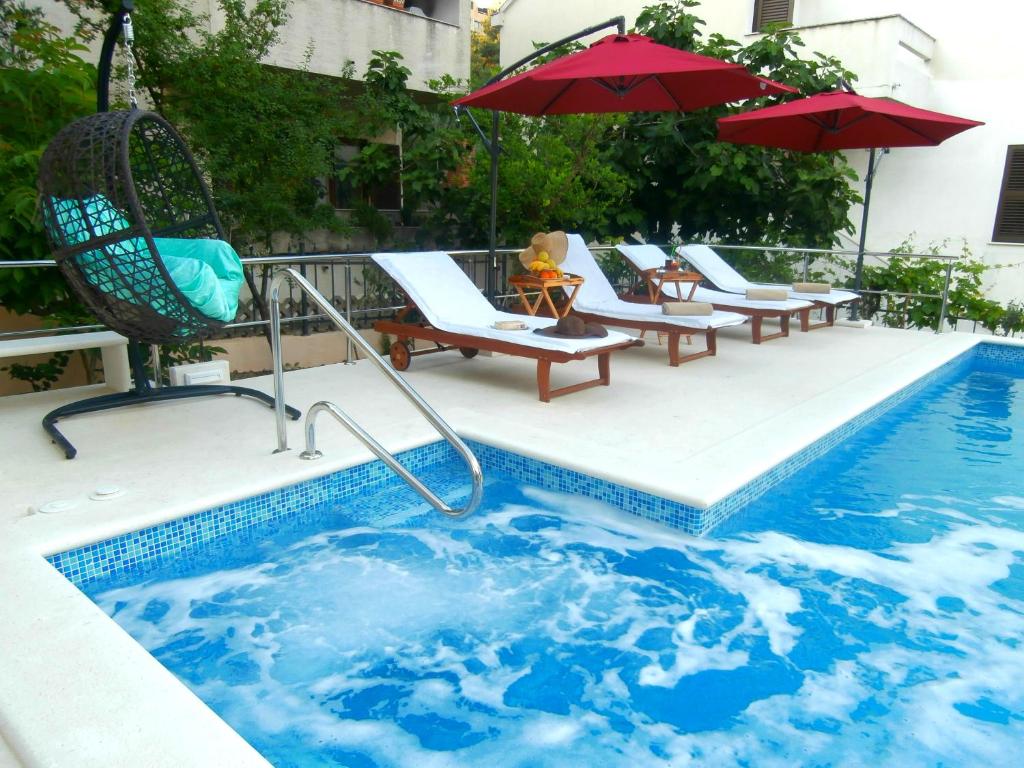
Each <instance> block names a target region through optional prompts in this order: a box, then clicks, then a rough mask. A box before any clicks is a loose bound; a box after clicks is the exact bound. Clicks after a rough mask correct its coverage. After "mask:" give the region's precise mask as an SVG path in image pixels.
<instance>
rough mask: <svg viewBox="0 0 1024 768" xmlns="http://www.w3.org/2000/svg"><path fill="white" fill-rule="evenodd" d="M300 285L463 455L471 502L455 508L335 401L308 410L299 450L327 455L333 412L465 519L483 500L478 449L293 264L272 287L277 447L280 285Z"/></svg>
mask: <svg viewBox="0 0 1024 768" xmlns="http://www.w3.org/2000/svg"><path fill="white" fill-rule="evenodd" d="M286 281H287V282H288V283H291V284H294V285H297V286H298V287H299V289H300V290H301V291H302V292H303V293H304V294H305V296H306V297H307V298H308V299H309V300H311V301H312V302H313V303H314V304H316V305H317V306H318V307H320V309H321V310H322V311H323V313H324V314H325V315H326V316H327V318H328V319H329V320H330V321H331V322H332V323H333V324H334V325H335V326H336V327H337V328H338V330H340V331H341V332H342V333H344V334H345V336H346V338H347V339H348V340H349V343H350V344H353V345H355V346H356V347H358V349H359V351H360V352H362V353H363V354H364V355H365V356H366V358H367V359H368V360H370V361H371V362H372V363H373V364H374V365H376V366H377V368H378V369H379V370H380V371H381V372H382V373H383V374H384V375H385V377H386V378H387V379H388V380H389V381H390V382H391V383H392V384H394V385H395V387H397V388H398V391H399V392H401V393H402V394H403V395H405V397H406V399H407V400H408V401H409V402H410V403H412V405H413V407H414V408H415V409H416V410H417V411H419V413H420V414H421V415H422V416H423V417H424V418H425V419H426V420H427V421H428V422H429V423H430V425H431V426H432V427H434V429H436V430H437V431H438V432H439V433H440V435H441V436H442V437H443V438H444V439H445V440H447V441H448V443H449V444H450V445H451V446H452V447H453V448H455V450H456V451H458V453H459V454H460V455H461V456H462V458H463V460H464V461H465V462H466V466H467V467H468V468H469V472H470V475H471V476H472V481H473V490H472V492H471V494H470V497H469V501H468V502H467V503H466V505H465V506H463V507H462V508H460V509H453V508H452V507H450V506H448V505H447V504H446V503H445V502H444V501H442V500H441V499H440V498H438V497H437V495H435V494H434V493H433V491H431V490H430V489H429V488H427V487H426V486H425V485H424V484H423V483H421V482H420V480H419V479H418V478H417V477H416V476H415V475H413V474H412V473H411V472H410V471H409V470H408V469H406V468H405V466H403V465H402V463H401V462H400V461H398V459H396V458H395V456H394V455H393V454H392V453H390V452H389V451H388V450H387V449H386V448H385V447H384V446H382V445H381V444H380V443H379V442H377V441H376V440H375V439H374V438H373V436H372V435H370V434H369V433H368V432H367V431H366V430H364V429H363V428H362V427H360V426H359V424H357V423H356V422H355V421H354V420H353V419H352V418H351V417H350V416H349V415H348V414H346V413H345V412H344V411H342V410H341V409H340V408H339V407H338V406H337V405H335V404H334V403H330V402H327V401H325V400H321V401H319V402H317V403H315V404H314V405H313V406H312V407H311V408H310V409H309V411H308V412H307V413H306V449H305V450H304V451H303V452H302V453H301V454H300V458H303V459H318V458H320V457H321V456H322V455H323V454H321V453H320V451H318V450H317V448H316V420H317V417H318V416H319V415H320V414H321V413H329V414H331V415H332V416H334V418H336V419H337V420H338V421H339V422H340V423H341V424H342V425H343V426H344V427H345V428H346V429H348V431H349V432H351V433H352V435H353V436H354V437H356V438H357V439H358V440H359V441H360V442H361V443H362V444H363V445H365V446H366V447H367V448H369V449H370V451H371V452H372V453H373V454H374V455H375V456H376V457H377V458H379V459H380V460H381V461H383V462H384V463H385V464H387V465H388V466H389V467H390V468H391V469H392V470H394V471H395V472H396V473H397V474H398V475H399V476H400V477H401V478H402V479H403V480H405V482H407V483H408V484H409V485H410V486H411V487H412V488H413V489H414V490H415V491H416V492H417V493H419V494H420V496H422V497H423V498H424V499H426V501H427V502H428V503H429V504H430V505H431V506H432V507H434V509H436V510H437V511H439V512H440V513H441V514H443V515H446V516H447V517H455V518H457V517H464V516H465V515H468V514H469V513H470V512H472V511H473V510H474V509H476V508H477V506H478V505H479V504H480V498H481V496H482V495H483V471H482V470H481V469H480V462H479V461H478V460H477V458H476V456H475V455H474V454H473V451H471V450H470V448H469V446H468V445H466V443H465V442H463V440H462V438H460V437H459V436H458V435H457V434H456V433H455V431H454V430H453V429H452V428H451V427H450V426H448V424H447V423H446V422H445V421H444V419H442V418H441V417H440V416H439V415H438V414H437V412H436V411H434V409H433V408H431V407H430V406H429V405H428V404H427V402H426V401H425V400H424V399H423V398H422V397H420V396H419V394H418V393H417V392H416V390H414V389H413V388H412V387H410V386H409V385H408V384H407V383H406V381H405V379H403V378H402V377H401V376H400V375H399V374H398V373H397V372H396V371H395V369H394V368H392V367H391V366H390V365H389V364H388V363H387V361H385V360H384V358H383V357H381V356H380V355H379V354H377V351H376V350H375V349H374V348H373V347H371V346H370V345H369V344H368V343H367V341H366V340H365V339H364V338H363V337H362V335H360V333H359V331H357V330H356V329H355V328H354V327H353V326H352V324H351V323H349V322H348V321H347V320H346V319H345V318H344V317H342V315H341V314H340V313H339V312H338V310H336V309H335V308H334V306H333V305H332V304H331V302H330V301H328V300H327V299H326V298H325V297H324V296H323V294H321V293H320V292H319V291H318V290H317V289H316V288H315V287H314V286H313V284H312V283H310V282H309V280H307V279H306V278H305V277H303V275H302V273H301V272H300V271H299V270H297V269H295V268H293V267H289V268H287V269H284V270H282V271H281V272H280V273H279V274H278V275H277V276H276V277H274V278H273V282H272V283H271V288H270V327H271V332H270V333H271V349H272V352H273V357H274V415H275V418H276V422H277V450H276V451H275V452H281V451H286V450H288V434H287V431H286V429H285V405H284V364H283V354H282V350H281V286H282V285H283V284H284V283H285V282H286Z"/></svg>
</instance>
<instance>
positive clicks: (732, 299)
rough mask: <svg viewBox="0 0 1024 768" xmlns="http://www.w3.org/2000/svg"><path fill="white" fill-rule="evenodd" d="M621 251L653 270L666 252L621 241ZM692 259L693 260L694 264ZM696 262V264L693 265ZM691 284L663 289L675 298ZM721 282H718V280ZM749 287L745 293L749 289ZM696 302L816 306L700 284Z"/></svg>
mask: <svg viewBox="0 0 1024 768" xmlns="http://www.w3.org/2000/svg"><path fill="white" fill-rule="evenodd" d="M615 247H616V248H618V250H619V253H621V254H622V255H623V256H625V257H626V258H627V259H629V260H630V261H631V262H632V263H633V265H634V266H635V267H636V268H637V269H639V270H641V271H642V270H645V269H654V268H656V267H661V266H664V264H665V253H664V251H662V250H661V248H659V247H658V246H656V245H650V244H647V245H625V244H624V243H620V244H619V245H617V246H615ZM692 263H693V262H691V264H692ZM696 266H697V265H696V264H694V267H696ZM712 282H714V281H712ZM690 285H691V283H667V284H666V285H665V286H664V287H663V288H662V289H661V292H662V293H663V294H665V295H666V296H669V297H671V298H673V299H675V298H679V293H678V291H683V292H684V293H689V291H690ZM715 285H718V283H715ZM746 290H747V289H746V288H744V289H743V292H744V293H745V292H746ZM693 300H694V301H706V302H708V303H709V304H718V305H724V306H728V307H742V308H744V309H787V310H789V311H791V312H795V311H797V310H799V309H807V308H808V307H810V306H813V305H812V304H811V302H809V301H804V300H802V299H787V300H785V301H757V300H753V299H748V298H747V297H746V296H744V295H740V294H736V293H730V292H728V291H714V290H712V289H710V288H701V287H700V286H698V287H697V289H696V290H695V291H694V293H693Z"/></svg>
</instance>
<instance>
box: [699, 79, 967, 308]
mask: <svg viewBox="0 0 1024 768" xmlns="http://www.w3.org/2000/svg"><path fill="white" fill-rule="evenodd" d="M978 125H984V123H981V122H978V121H977V120H967V119H965V118H962V117H954V116H953V115H946V114H943V113H942V112H932V111H931V110H927V109H918V108H917V107H911V106H909V105H907V104H903V103H902V102H899V101H896V100H895V99H887V98H872V97H869V96H861V95H859V94H857V93H854V92H853V90H852V89H849V86H847V90H844V91H833V92H830V93H819V94H816V95H814V96H808V97H807V98H804V99H797V100H795V101H790V102H787V103H785V104H776V105H774V106H771V107H765V108H763V109H756V110H754V111H752V112H745V113H743V114H740V115H730V116H729V117H723V118H720V119H719V120H718V138H719V139H720V140H721V141H729V142H732V143H733V144H759V145H761V146H766V147H779V148H782V149H793V150H797V151H799V152H827V151H833V150H840V149H870V150H871V154H870V155H869V156H868V174H867V179H866V180H865V185H864V213H863V216H862V218H861V226H860V244H859V247H858V250H857V268H856V273H855V277H854V284H853V289H854V290H855V291H857V290H860V283H861V275H862V273H863V270H864V244H865V239H866V237H867V224H868V209H869V208H870V206H871V184H872V181H873V180H874V176H875V149H876V148H879V147H883V148H886V149H888V148H889V147H928V146H936V145H938V144H941V143H942V142H943V141H945V140H946V139H948V138H949V137H951V136H955V135H956V134H958V133H960V132H961V131H966V130H967V129H968V128H974V127H975V126H978ZM854 311H855V312H856V307H855V308H854Z"/></svg>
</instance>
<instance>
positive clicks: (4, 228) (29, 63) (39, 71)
mask: <svg viewBox="0 0 1024 768" xmlns="http://www.w3.org/2000/svg"><path fill="white" fill-rule="evenodd" d="M0 32H2V35H3V41H2V45H0V259H3V260H26V259H48V258H50V251H49V247H48V246H47V243H46V236H45V235H44V233H43V228H42V224H41V222H40V220H39V218H38V216H37V214H36V196H37V192H36V179H37V177H38V175H39V160H40V158H41V157H42V154H43V150H44V149H45V148H46V145H47V144H48V143H49V141H50V139H52V138H53V136H54V134H56V133H57V131H59V130H60V129H61V128H62V127H63V126H64V125H65V124H66V123H68V122H71V121H72V120H74V119H75V118H78V117H81V116H82V115H86V114H89V113H90V112H92V111H93V109H94V103H95V101H94V99H95V96H94V92H95V78H96V70H95V67H93V66H92V65H91V64H88V63H86V62H85V61H83V60H82V58H81V56H80V55H79V54H80V52H81V51H83V50H84V46H82V45H81V44H80V43H78V42H76V41H75V40H74V39H73V38H68V37H64V36H62V35H61V34H60V33H59V30H58V29H57V28H56V27H54V26H52V25H50V24H48V23H46V22H45V21H43V19H42V16H41V14H40V13H39V12H38V10H29V9H26V8H25V6H24V5H21V4H15V3H11V2H9V0H0ZM0 304H2V305H3V306H4V307H6V308H8V309H10V310H12V311H14V312H18V313H34V314H38V315H42V316H46V315H49V314H51V313H52V312H54V311H56V310H58V309H60V310H64V311H69V310H71V309H73V308H75V307H77V306H78V305H77V303H76V302H75V300H74V299H73V298H71V297H70V296H69V294H68V291H67V288H66V284H65V283H64V280H63V278H61V276H60V275H59V274H58V273H57V271H56V270H52V269H50V270H38V269H25V270H22V269H9V270H0ZM78 314H81V312H79V313H78Z"/></svg>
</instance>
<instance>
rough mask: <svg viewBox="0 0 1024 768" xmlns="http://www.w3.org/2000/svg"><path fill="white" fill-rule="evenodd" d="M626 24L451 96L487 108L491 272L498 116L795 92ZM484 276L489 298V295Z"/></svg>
mask: <svg viewBox="0 0 1024 768" xmlns="http://www.w3.org/2000/svg"><path fill="white" fill-rule="evenodd" d="M625 23H626V22H625V19H624V18H622V17H621V16H620V17H616V18H614V19H609V21H607V22H604V23H603V24H598V25H595V26H593V27H588V28H587V29H584V30H581V31H580V32H577V33H575V34H573V35H569V36H568V37H565V38H562V39H561V40H558V41H557V42H554V43H551V44H550V45H547V46H545V47H543V48H541V49H540V50H538V51H534V52H533V53H532V54H530V55H529V56H526V57H525V58H523V59H520V60H519V61H517V62H516V63H514V64H512V65H511V66H510V67H506V68H505V69H504V70H502V71H501V72H500V73H498V74H497V75H495V76H494V77H493V78H491V81H490V82H488V83H487V85H485V86H483V87H482V88H479V89H477V90H476V91H474V92H473V93H470V94H468V95H466V96H463V97H462V98H460V99H456V100H455V101H454V102H452V103H453V105H454V106H455V108H456V110H458V109H461V108H464V107H482V108H484V109H490V110H493V113H492V118H491V138H490V140H489V141H488V139H487V138H486V137H485V136H484V134H483V131H482V130H481V129H480V127H479V126H478V125H476V122H475V121H474V126H476V129H477V131H478V132H479V133H480V137H481V138H482V139H483V140H484V143H485V144H486V145H487V149H488V151H489V152H490V155H491V217H490V256H491V267H490V268H491V269H492V270H493V269H496V267H497V258H496V257H495V240H496V231H497V185H498V112H499V111H502V112H518V113H520V114H524V115H564V114H583V113H598V112H666V111H672V112H675V111H687V110H692V109H699V108H700V107H707V106H711V105H712V104H724V103H727V102H730V101H738V100H740V99H749V98H753V97H755V96H767V95H770V94H778V93H796V90H795V89H794V88H790V87H789V86H787V85H782V84H781V83H776V82H774V81H772V80H769V79H767V78H764V77H758V76H756V75H752V74H750V73H749V72H748V71H747V70H746V69H744V68H743V66H741V65H740V64H730V63H729V62H725V61H719V60H718V59H713V58H710V57H708V56H699V55H697V54H695V53H688V52H687V51H681V50H679V49H677V48H672V47H670V46H667V45H661V44H659V43H656V42H654V41H653V40H652V39H651V38H649V37H646V36H645V35H636V34H629V35H627V34H625ZM613 24H614V25H616V26H618V28H619V32H618V34H612V35H607V36H605V37H603V38H601V39H600V40H598V41H597V42H596V43H593V44H592V45H591V46H590V47H589V48H586V49H584V50H582V51H577V52H576V53H572V54H569V55H568V56H563V57H561V58H558V59H555V60H553V61H549V62H547V63H545V64H542V65H540V66H539V67H535V68H534V69H530V70H527V71H525V72H521V73H519V74H517V75H513V76H511V77H507V75H509V74H510V73H511V72H514V71H515V70H517V69H518V68H519V67H522V66H524V65H526V64H528V63H529V62H531V61H533V60H534V59H536V58H538V57H539V56H541V55H543V54H545V53H547V52H549V51H552V50H555V49H556V48H557V47H558V46H561V45H564V44H566V43H568V42H571V41H573V40H577V39H579V38H580V37H584V36H586V35H589V34H593V33H594V32H596V31H598V30H600V29H605V28H607V27H609V26H611V25H613ZM492 274H493V273H492V272H489V273H488V293H489V294H491V293H492V285H491V277H492Z"/></svg>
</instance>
